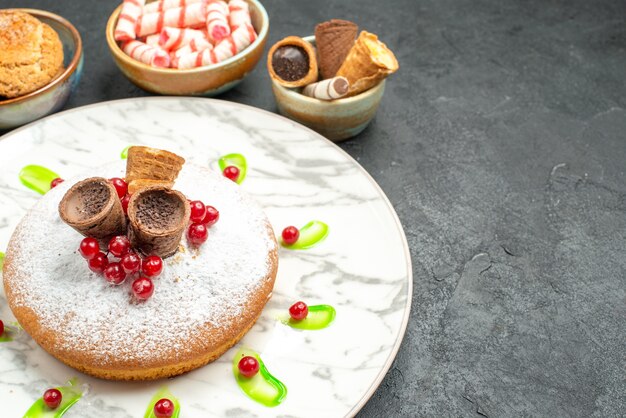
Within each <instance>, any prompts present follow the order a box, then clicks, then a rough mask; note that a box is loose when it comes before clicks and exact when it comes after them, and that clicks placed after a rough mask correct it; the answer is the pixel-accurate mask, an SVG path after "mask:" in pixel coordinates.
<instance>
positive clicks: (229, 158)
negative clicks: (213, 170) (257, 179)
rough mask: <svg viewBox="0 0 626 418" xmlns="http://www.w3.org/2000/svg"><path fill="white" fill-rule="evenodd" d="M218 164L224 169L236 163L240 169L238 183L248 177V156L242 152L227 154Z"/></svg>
mask: <svg viewBox="0 0 626 418" xmlns="http://www.w3.org/2000/svg"><path fill="white" fill-rule="evenodd" d="M218 164H219V166H220V170H222V171H224V169H225V168H226V167H228V166H230V165H234V166H235V167H237V168H238V169H239V178H237V184H241V182H242V181H243V180H244V179H245V178H246V172H247V171H248V163H247V162H246V157H244V156H243V155H241V154H227V155H223V156H222V157H220V159H219V161H218Z"/></svg>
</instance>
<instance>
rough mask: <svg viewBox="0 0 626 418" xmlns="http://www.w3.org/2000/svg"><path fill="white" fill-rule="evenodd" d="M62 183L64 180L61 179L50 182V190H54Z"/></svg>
mask: <svg viewBox="0 0 626 418" xmlns="http://www.w3.org/2000/svg"><path fill="white" fill-rule="evenodd" d="M64 181H65V180H63V179H62V178H60V177H57V178H55V179H54V180H52V181H51V182H50V188H51V189H54V188H55V187H57V186H58V185H59V184H61V183H63V182H64Z"/></svg>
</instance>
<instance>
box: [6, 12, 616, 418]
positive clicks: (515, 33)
mask: <svg viewBox="0 0 626 418" xmlns="http://www.w3.org/2000/svg"><path fill="white" fill-rule="evenodd" d="M264 4H265V5H266V7H267V9H268V12H269V14H270V19H271V31H270V40H269V44H272V43H273V42H275V41H277V40H278V39H281V38H282V37H284V36H287V35H308V34H312V33H313V27H314V25H315V23H317V22H319V21H322V20H326V19H329V18H344V19H351V20H354V21H355V22H357V23H358V24H359V25H360V27H361V28H364V29H367V30H369V31H371V32H375V33H377V34H378V35H379V36H380V37H381V39H382V40H383V41H384V42H386V43H387V44H388V45H389V46H390V47H391V48H392V49H393V50H394V51H395V52H396V55H397V58H398V60H399V62H400V66H401V68H400V71H399V72H398V73H397V74H396V75H394V76H393V77H392V79H391V80H390V83H388V86H387V87H388V89H387V92H386V95H385V98H384V101H383V104H382V106H381V108H380V109H379V112H378V115H377V117H376V119H375V120H374V122H373V123H372V124H371V125H370V127H369V128H368V129H367V130H366V131H365V132H364V133H363V134H361V135H360V136H359V137H357V138H355V139H353V140H351V141H348V142H344V143H343V144H342V145H341V147H342V148H343V149H345V150H346V151H347V152H349V153H350V154H351V155H352V156H354V157H355V158H356V159H357V160H358V161H359V162H360V163H361V164H362V165H363V166H364V167H365V168H366V169H367V170H368V171H369V172H370V173H371V174H372V176H373V177H374V178H375V179H376V180H377V181H378V183H379V184H380V185H381V187H382V188H383V190H385V192H386V193H387V195H388V196H389V198H390V200H391V201H392V203H393V204H394V206H395V208H396V210H397V212H398V215H399V216H400V219H401V220H402V222H403V224H404V226H405V229H406V233H407V238H408V240H409V244H410V246H411V250H412V257H413V263H414V274H415V278H414V295H413V307H412V313H411V319H410V322H409V326H408V329H407V333H406V337H405V340H404V342H403V344H402V347H401V349H400V352H399V354H398V356H397V358H396V361H395V362H394V365H393V367H392V369H391V370H390V372H389V373H388V375H387V376H386V378H385V380H384V381H383V383H382V385H381V387H380V388H379V390H378V391H376V393H375V394H374V396H373V398H372V399H371V400H370V402H369V403H368V404H367V405H366V406H365V407H364V409H363V410H362V412H361V413H360V414H359V415H360V416H361V417H379V416H387V417H400V416H480V415H483V416H494V417H495V416H554V417H556V416H564V417H565V416H567V417H577V416H580V417H583V416H585V417H586V416H597V417H609V416H611V417H612V416H624V415H626V406H625V405H626V382H625V372H624V370H625V356H626V349H625V347H626V321H625V320H624V319H625V318H626V303H625V302H626V296H625V293H626V278H625V276H626V232H625V231H626V174H625V172H624V170H625V169H624V167H626V98H625V95H626V82H625V81H624V76H625V74H626V73H625V71H626V17H625V16H626V3H625V2H624V1H621V0H612V1H609V0H598V1H593V2H590V1H583V0H575V1H563V0H555V1H549V2H547V1H540V0H529V1H523V2H522V1H513V0H458V1H452V0H394V1H393V2H381V1H376V0H362V1H359V2H358V3H357V2H355V1H352V2H348V1H323V2H318V1H309V2H304V1H299V2H294V1H287V0H282V1H269V0H266V1H265V2H264ZM355 5H358V6H357V7H355ZM1 7H34V8H41V9H46V10H50V11H53V12H57V13H60V14H62V15H63V16H65V17H67V18H68V19H69V20H71V21H72V22H73V23H74V24H75V25H77V27H78V29H79V30H80V31H81V33H82V35H83V39H84V42H85V46H86V55H85V73H84V77H83V80H82V82H81V84H80V86H79V90H78V92H77V93H76V94H75V95H74V96H73V97H72V98H71V99H70V101H69V103H68V105H67V108H71V107H76V106H81V105H84V104H89V103H94V102H98V101H104V100H112V99H118V98H126V97H137V96H144V95H147V93H145V92H143V91H142V90H140V89H138V88H136V87H134V86H133V85H132V84H131V83H130V82H128V81H127V80H126V79H125V78H124V77H123V76H122V74H121V73H120V72H119V71H118V69H117V68H116V67H115V64H114V63H113V61H112V59H111V58H110V55H109V52H108V50H107V46H106V43H105V41H104V36H103V32H104V27H105V23H106V19H107V17H108V14H109V13H110V12H111V11H112V10H113V9H114V7H115V2H90V3H89V5H87V4H86V3H85V4H83V3H82V2H81V3H80V5H79V3H76V2H70V1H51V0H38V1H35V0H24V1H19V2H18V1H15V0H3V2H2V4H1ZM221 98H222V99H225V100H233V101H237V102H241V103H247V104H251V105H254V106H257V107H260V108H263V109H267V110H270V111H275V110H276V107H275V104H274V100H273V97H272V95H271V90H270V86H269V77H268V75H267V72H266V70H265V68H264V66H263V65H260V66H259V67H258V68H257V69H256V70H255V72H254V73H253V74H252V75H251V76H250V77H248V78H247V79H246V80H245V81H244V82H243V83H242V84H241V85H240V86H239V87H237V88H236V89H235V90H233V91H231V92H229V93H226V94H224V95H222V96H221ZM382 411H384V412H382ZM381 414H382V415H381Z"/></svg>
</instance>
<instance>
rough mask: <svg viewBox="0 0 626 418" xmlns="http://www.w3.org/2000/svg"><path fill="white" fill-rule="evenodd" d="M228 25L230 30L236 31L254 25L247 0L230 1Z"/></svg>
mask: <svg viewBox="0 0 626 418" xmlns="http://www.w3.org/2000/svg"><path fill="white" fill-rule="evenodd" d="M228 10H229V11H230V14H229V15H228V23H229V24H230V30H232V31H234V30H235V29H237V28H238V27H239V26H241V25H243V24H248V25H252V21H251V20H250V9H249V6H248V2H246V1H245V0H230V3H228Z"/></svg>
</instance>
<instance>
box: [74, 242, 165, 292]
mask: <svg viewBox="0 0 626 418" xmlns="http://www.w3.org/2000/svg"><path fill="white" fill-rule="evenodd" d="M107 250H108V251H107V252H106V253H104V252H102V251H100V245H99V244H98V241H97V240H96V239H95V238H91V237H87V238H84V239H83V240H82V241H81V243H80V246H79V248H78V251H79V252H80V254H81V255H82V256H83V257H84V258H85V259H86V260H87V262H88V264H89V269H90V270H91V271H93V272H94V273H98V274H102V275H103V276H104V278H105V279H106V280H107V281H108V282H109V283H111V284H114V285H120V284H122V283H124V281H125V280H126V279H127V278H129V277H133V278H134V281H133V283H132V286H131V289H132V292H133V295H134V296H135V299H137V300H146V299H148V298H150V296H152V294H153V293H154V283H153V282H152V278H154V277H157V276H158V275H159V274H161V272H162V271H163V260H162V259H161V257H159V256H156V255H151V256H148V257H146V258H144V259H143V260H142V259H141V257H140V256H139V255H138V254H137V253H135V252H134V251H133V250H132V248H131V245H130V241H129V240H128V238H127V237H126V236H124V235H118V236H116V237H113V238H111V240H110V241H109V245H108V248H107ZM109 255H110V256H112V257H113V260H111V259H109Z"/></svg>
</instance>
